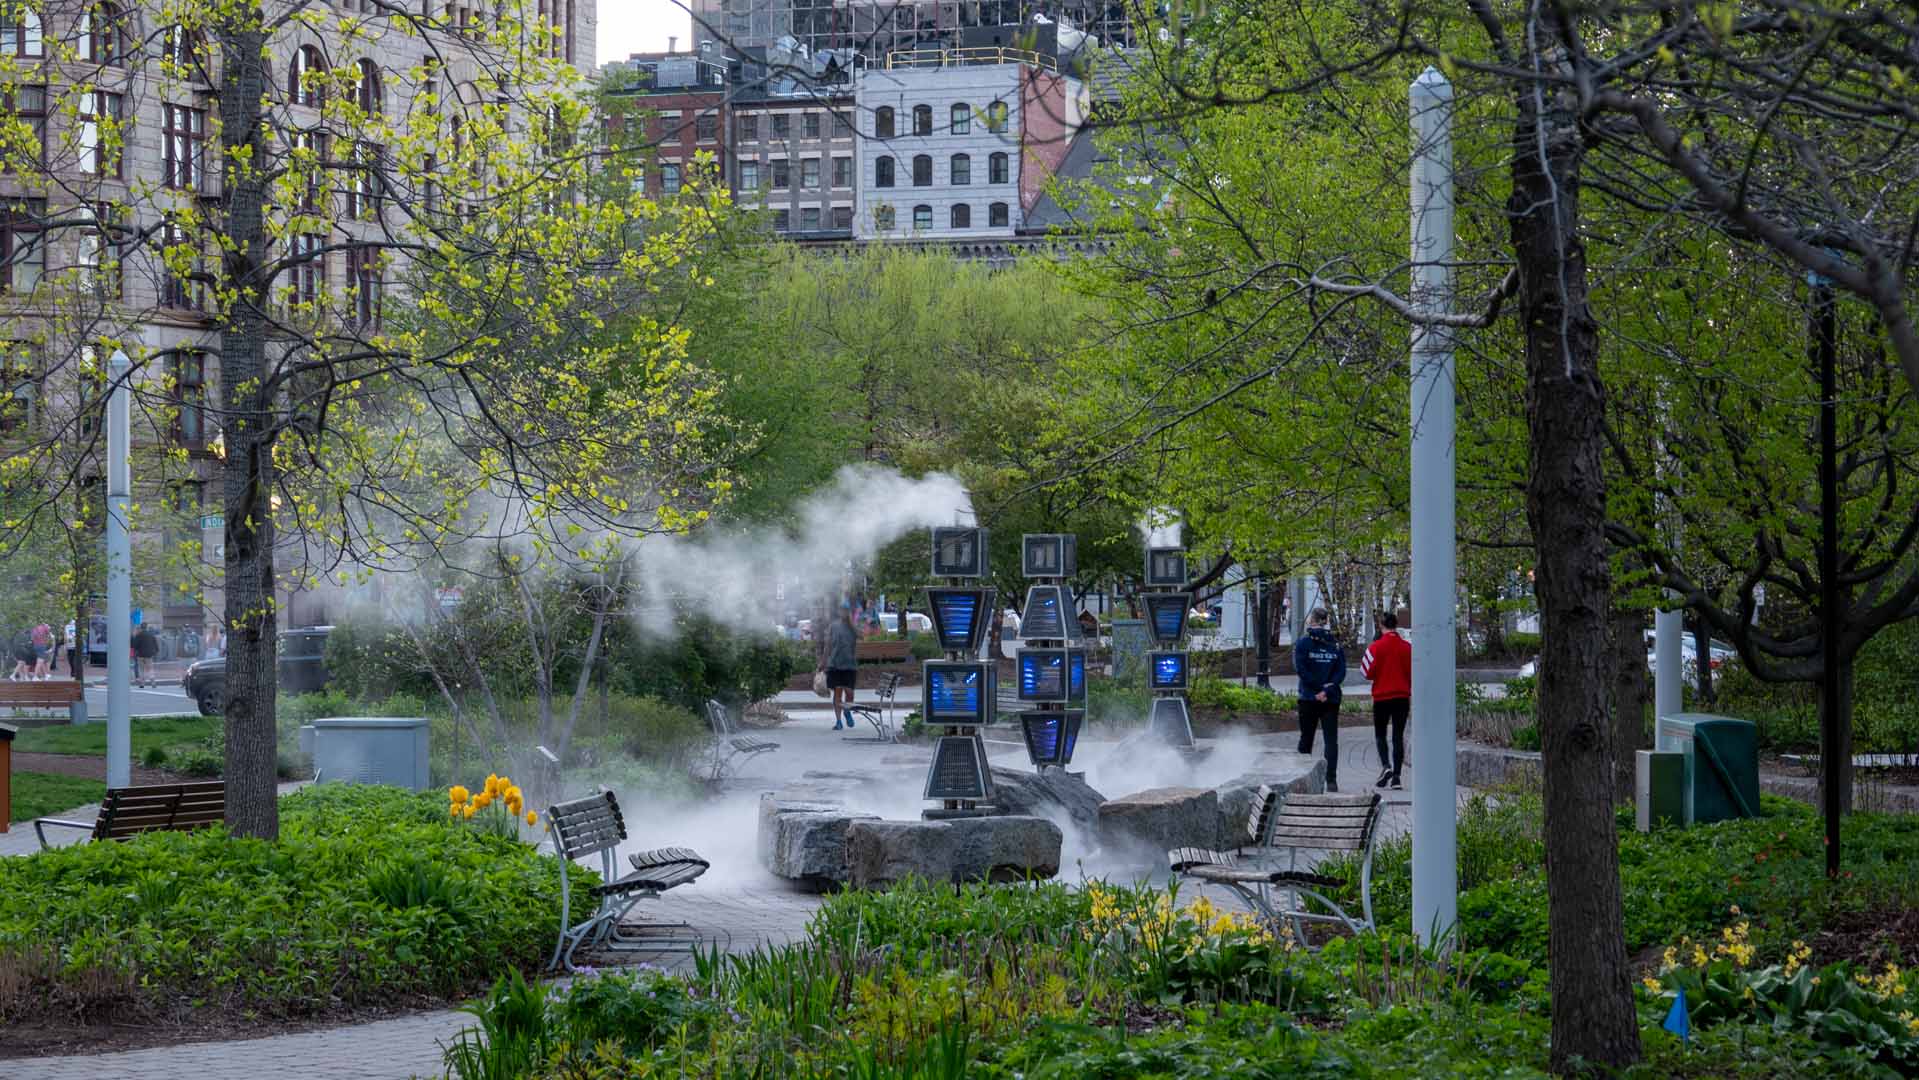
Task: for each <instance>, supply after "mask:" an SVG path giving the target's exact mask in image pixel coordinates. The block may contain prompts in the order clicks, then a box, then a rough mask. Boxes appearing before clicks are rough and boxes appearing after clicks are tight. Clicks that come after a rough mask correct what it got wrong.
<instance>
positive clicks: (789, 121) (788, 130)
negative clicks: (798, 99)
mask: <svg viewBox="0 0 1919 1080" xmlns="http://www.w3.org/2000/svg"><path fill="white" fill-rule="evenodd" d="M792 134H793V118H792V117H791V116H789V115H787V114H786V113H775V114H773V137H774V138H775V139H784V138H786V137H788V136H789V135H792Z"/></svg>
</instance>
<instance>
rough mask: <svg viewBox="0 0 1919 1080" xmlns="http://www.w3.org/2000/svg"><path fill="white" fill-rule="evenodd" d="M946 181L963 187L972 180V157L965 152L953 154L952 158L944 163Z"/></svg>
mask: <svg viewBox="0 0 1919 1080" xmlns="http://www.w3.org/2000/svg"><path fill="white" fill-rule="evenodd" d="M946 167H947V171H948V178H947V182H948V183H950V184H952V185H954V186H955V187H965V186H966V185H967V184H970V183H972V182H973V159H972V158H970V157H968V156H967V155H965V154H954V155H953V160H951V161H949V162H947V163H946Z"/></svg>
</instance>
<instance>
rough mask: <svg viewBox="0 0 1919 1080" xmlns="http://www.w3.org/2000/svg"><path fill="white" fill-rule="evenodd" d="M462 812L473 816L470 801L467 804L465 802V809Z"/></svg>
mask: <svg viewBox="0 0 1919 1080" xmlns="http://www.w3.org/2000/svg"><path fill="white" fill-rule="evenodd" d="M462 813H464V814H465V815H466V816H467V817H472V816H473V804H472V803H468V804H467V806H466V809H465V810H464V811H462Z"/></svg>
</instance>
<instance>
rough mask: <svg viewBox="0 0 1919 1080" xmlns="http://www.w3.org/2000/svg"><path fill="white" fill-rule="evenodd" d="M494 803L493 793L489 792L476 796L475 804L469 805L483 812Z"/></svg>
mask: <svg viewBox="0 0 1919 1080" xmlns="http://www.w3.org/2000/svg"><path fill="white" fill-rule="evenodd" d="M492 802H493V793H492V792H489V791H482V792H480V793H479V794H478V795H476V796H474V798H473V802H472V803H470V804H469V805H471V806H474V807H477V808H479V809H481V810H484V809H486V808H487V807H488V806H489V805H491V804H492Z"/></svg>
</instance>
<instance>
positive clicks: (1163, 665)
mask: <svg viewBox="0 0 1919 1080" xmlns="http://www.w3.org/2000/svg"><path fill="white" fill-rule="evenodd" d="M1146 659H1147V665H1146V678H1147V687H1148V689H1152V690H1184V689H1186V654H1185V653H1183V652H1156V653H1149V654H1147V657H1146Z"/></svg>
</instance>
